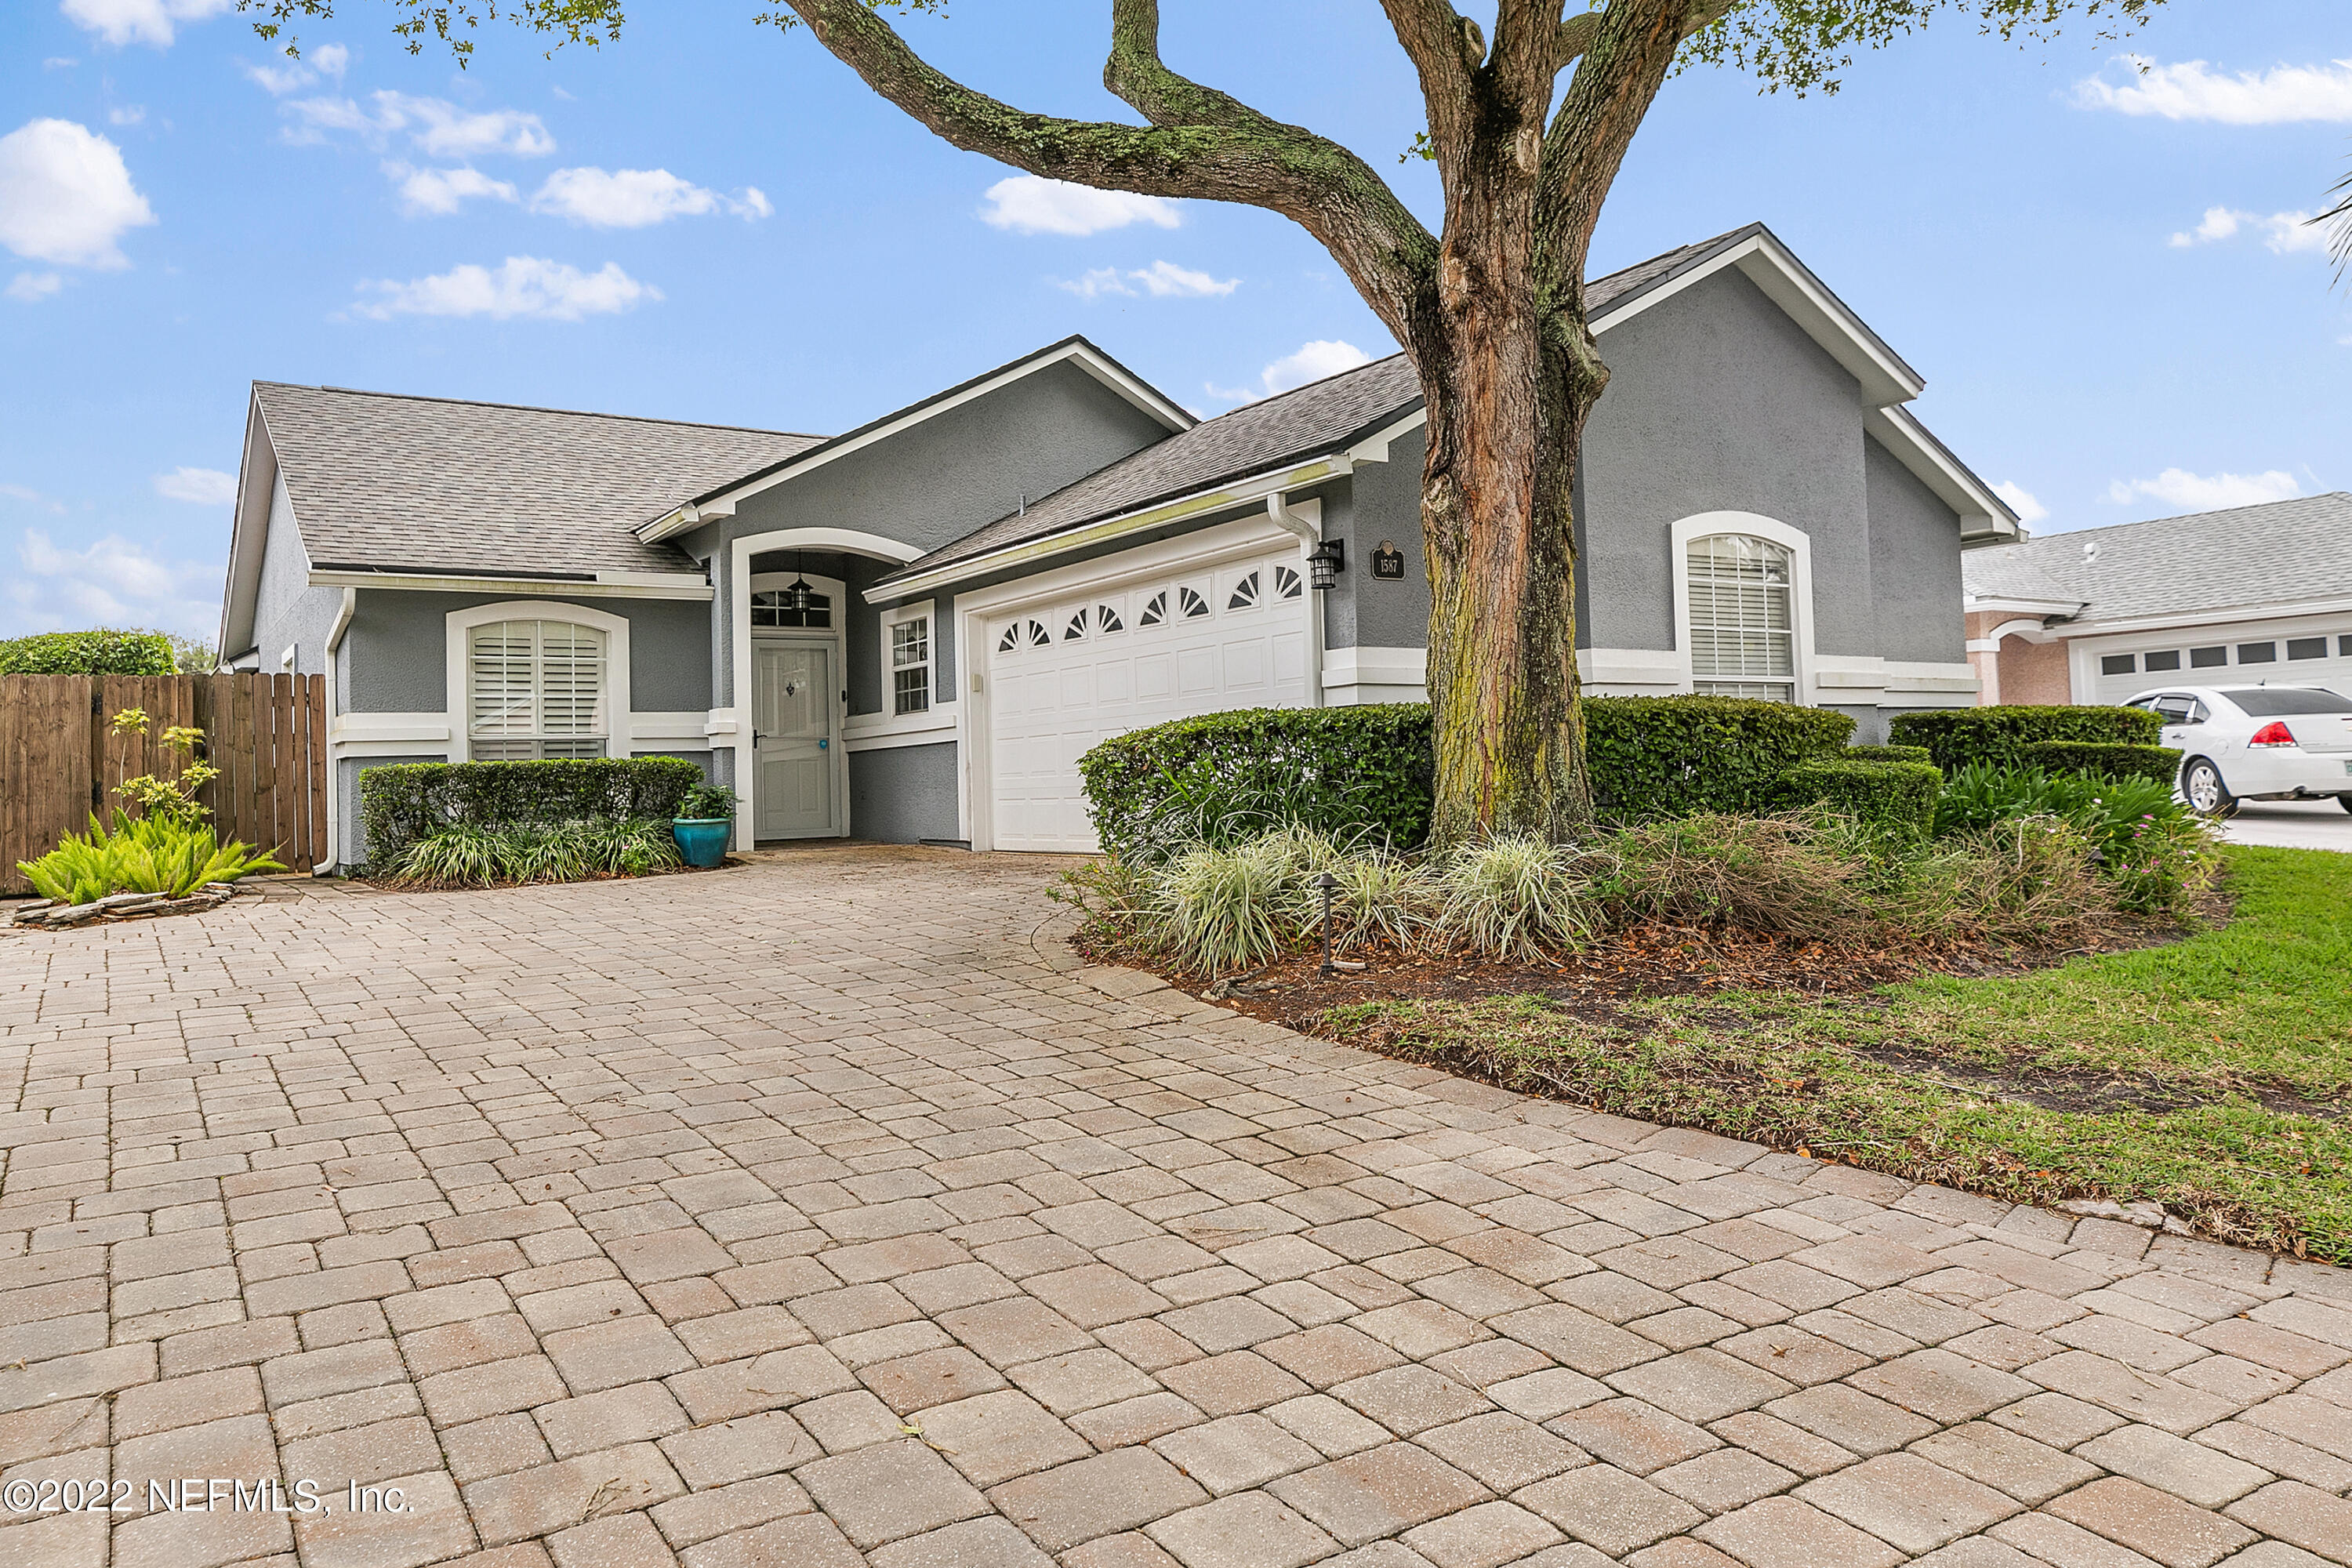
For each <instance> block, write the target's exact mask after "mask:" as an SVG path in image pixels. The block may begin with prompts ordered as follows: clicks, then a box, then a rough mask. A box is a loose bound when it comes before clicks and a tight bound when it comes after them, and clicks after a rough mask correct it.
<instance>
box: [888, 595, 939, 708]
mask: <svg viewBox="0 0 2352 1568" xmlns="http://www.w3.org/2000/svg"><path fill="white" fill-rule="evenodd" d="M889 633H890V711H891V713H892V714H893V715H894V716H895V717H898V718H901V719H903V718H905V717H906V716H907V715H908V714H910V713H928V712H929V711H930V710H931V617H930V616H929V613H928V612H926V613H924V614H920V615H915V616H908V617H907V618H906V619H905V620H901V621H892V622H891V623H890V626H889Z"/></svg>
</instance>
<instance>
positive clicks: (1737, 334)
mask: <svg viewBox="0 0 2352 1568" xmlns="http://www.w3.org/2000/svg"><path fill="white" fill-rule="evenodd" d="M1590 297H1591V316H1592V321H1593V324H1594V327H1595V329H1596V330H1597V331H1599V333H1600V335H1601V346H1602V351H1603V353H1605V354H1606V356H1607V358H1608V360H1609V363H1610V365H1611V367H1612V381H1611V383H1610V387H1609V393H1608V395H1607V396H1606V397H1605V398H1604V399H1603V400H1602V402H1601V406H1600V409H1599V411H1598V413H1597V414H1596V415H1595V416H1594V418H1593V420H1592V422H1591V428H1590V431H1589V434H1588V436H1587V438H1586V446H1585V453H1584V467H1583V478H1582V480H1581V490H1580V495H1579V497H1578V505H1577V512H1578V516H1579V519H1580V526H1579V538H1578V545H1579V548H1580V554H1581V559H1582V564H1583V570H1582V574H1581V576H1580V581H1579V590H1578V592H1579V603H1578V605H1577V616H1578V624H1579V626H1580V628H1581V631H1582V635H1583V638H1584V641H1585V644H1586V645H1587V646H1585V647H1583V648H1582V650H1581V656H1580V657H1581V663H1582V670H1583V676H1584V679H1585V680H1586V681H1587V682H1588V683H1589V685H1590V687H1591V689H1594V690H1597V691H1603V692H1620V693H1663V692H1674V691H1690V690H1694V689H1696V690H1711V691H1720V692H1727V693H1733V694H1738V695H1748V696H1759V697H1769V698H1776V699H1780V700H1788V701H1796V702H1804V703H1812V704H1820V705H1826V706H1831V707H1835V708H1837V709H1840V710H1843V711H1847V712H1851V713H1853V715H1854V716H1855V718H1856V719H1857V720H1858V721H1860V723H1859V732H1860V734H1861V735H1862V736H1863V737H1864V738H1870V737H1875V736H1877V735H1879V734H1881V733H1882V732H1883V731H1884V728H1885V719H1886V717H1887V716H1889V715H1891V714H1893V713H1895V712H1900V711H1904V710H1911V709H1917V708H1925V707H1945V706H1966V705H1969V704H1970V703H1972V702H1973V701H1974V700H1976V690H1977V680H1976V677H1975V675H1974V674H1973V673H1972V671H1971V670H1970V668H1969V663H1968V659H1967V648H1966V638H1965V634H1964V631H1963V625H1962V597H1961V575H1960V556H1961V552H1962V551H1963V550H1966V549H1968V548H1969V547H1971V546H1973V545H1977V544H1984V543H1996V542H2004V541H2007V540H2011V539H2013V538H2015V537H2016V536H2017V524H2016V520H2015V518H2014V517H2013V516H2012V515H2011V513H2010V512H2009V510H2007V509H2006V508H2005V507H2004V506H2003V505H2002V504H2001V502H2000V500H1999V499H1998V498H1996V497H1995V496H1994V495H1993V494H1992V493H1991V491H1990V489H1988V488H1987V487H1986V486H1985V485H1984V484H1983V483H1982V482H1981V481H1979V479H1977V477H1976V476H1975V475H1974V474H1972V473H1970V472H1969V469H1968V468H1967V467H1966V466H1964V465H1963V464H1961V463H1960V462H1959V461H1958V459H1956V458H1954V457H1953V456H1952V455H1951V453H1950V452H1948V450H1946V449H1945V447H1943V446H1942V445H1941V444H1940V443H1939V442H1937V440H1936V439H1935V437H1932V436H1930V435H1929V434H1928V433H1927V431H1926V430H1925V429H1924V428H1923V427H1922V426H1920V425H1919V424H1918V422H1917V421H1916V419H1914V418H1913V417H1912V416H1911V415H1910V414H1909V413H1908V412H1907V411H1906V408H1905V406H1904V405H1905V404H1906V402H1908V401H1909V400H1910V399H1912V398H1914V397H1916V396H1917V395H1918V394H1919V392H1920V391H1921V389H1922V383H1921V381H1920V379H1919V377H1918V375H1917V374H1916V372H1914V371H1913V370H1912V369H1911V368H1910V367H1909V366H1908V365H1906V363H1904V362H1903V361H1902V359H1901V358H1900V357H1899V356H1898V355H1896V354H1895V352H1894V351H1893V350H1892V349H1890V348H1889V347H1888V346H1887V345H1886V344H1885V342H1883V341H1881V339H1880V338H1879V337H1878V335H1877V334H1876V333H1874V331H1871V330H1870V328H1869V327H1868V326H1867V325H1865V324H1864V322H1863V321H1861V320H1860V319H1859V318H1858V317H1856V316H1855V315H1854V314H1853V312H1852V311H1851V310H1848V309H1847V308H1846V307H1845V306H1844V305H1843V303H1842V302H1841V301H1840V300H1838V299H1837V297H1836V296H1835V295H1833V294H1832V293H1831V292H1830V290H1829V289H1827V288H1825V287H1824V286H1823V285H1822V282H1821V281H1820V280H1819V279H1816V278H1815V277H1814V276H1813V275H1812V274H1811V272H1810V271H1808V270H1807V269H1806V268H1804V266H1803V265H1802V264H1801V263H1800V262H1799V261H1798V260H1797V259H1796V258H1794V257H1793V256H1792V255H1790V252H1789V251H1788V250H1787V248H1786V247H1783V246H1782V245H1781V244H1780V241H1779V240H1777V239H1776V238H1774V237H1773V236H1772V235H1771V234H1770V233H1769V231H1768V230H1766V229H1765V228H1764V227H1763V226H1760V225H1758V226H1749V227H1748V228H1744V229H1740V230H1738V231H1737V232H1735V233H1732V234H1727V235H1724V236H1722V237H1718V238H1715V239H1711V240H1707V241H1705V242H1703V243H1701V244H1697V245H1692V246H1687V247H1683V248H1682V249H1679V250H1675V251H1673V252H1670V253H1668V254H1667V255H1664V256H1661V257H1658V258H1654V260H1651V261H1647V262H1644V263H1643V264H1642V265H1640V266H1638V267H1633V268H1628V269H1626V270H1625V271H1622V272H1619V273H1615V274H1612V275H1611V276H1609V277H1606V278H1602V279H1597V280H1595V281H1594V282H1593V283H1592V285H1591V289H1590ZM1422 424H1423V416H1422V412H1421V406H1420V400H1419V394H1418V390H1417V387H1416V385H1415V383H1414V380H1413V377H1412V372H1411V370H1410V369H1409V368H1408V367H1407V365H1406V363H1405V362H1404V361H1403V359H1402V357H1395V358H1391V359H1387V360H1382V361H1380V362H1377V363H1372V364H1369V365H1366V366H1364V367H1362V368H1360V369H1358V370H1353V371H1349V372H1348V373H1346V374H1340V375H1336V376H1333V377H1331V378H1329V379H1328V380H1325V381H1321V382H1318V383H1316V384H1313V385H1311V386H1307V387H1303V388H1300V389H1299V390H1297V391H1295V392H1290V393H1286V394H1284V395H1280V396H1276V397H1270V398H1267V399H1265V401H1263V402H1259V403H1253V404H1250V405H1245V406H1244V407H1242V408H1239V409H1236V410H1234V412H1232V413H1230V414H1226V415H1223V416H1220V417H1218V418H1214V419H1209V420H1199V419H1195V418H1194V417H1193V416H1192V415H1191V414H1188V413H1187V412H1186V411H1185V410H1184V409H1183V408H1182V407H1181V406H1179V405H1177V404H1176V403H1175V402H1174V401H1172V400H1171V399H1170V398H1169V397H1167V396H1166V395H1163V394H1161V393H1160V392H1159V391H1157V390H1155V389H1154V388H1153V387H1151V386H1150V384H1147V383H1145V382H1144V381H1143V380H1142V379H1141V378H1140V377H1139V376H1137V375H1136V374H1134V373H1132V372H1131V371H1129V370H1128V369H1127V368H1126V367H1125V366H1123V365H1121V364H1120V363H1118V361H1116V360H1114V359H1112V358H1111V357H1110V356H1109V355H1108V354H1106V353H1103V352H1102V351H1101V350H1100V349H1098V348H1097V347H1096V346H1095V345H1094V344H1092V343H1090V342H1087V341H1086V340H1085V339H1083V338H1076V337H1074V338H1069V339H1066V340H1065V341H1063V342H1058V343H1055V344H1053V345H1052V346H1050V347H1048V348H1045V349H1041V350H1039V351H1038V352H1036V353H1033V354H1030V355H1028V356H1027V357H1025V358H1023V359H1020V360H1017V361H1015V362H1013V363H1011V364H1008V365H1005V366H1003V367H1002V368H1000V369H997V370H993V371H991V372H989V373H988V374H984V375H982V376H979V377H976V378H975V379H973V380H971V381H967V382H965V383H963V384H961V385H958V386H954V387H950V388H949V389H948V390H947V391H944V392H941V393H940V394H938V395H935V396H932V397H929V398H927V399H925V400H923V401H922V402H920V403H918V404H915V405H912V406H910V407H907V408H903V409H900V410H898V411H897V412H895V413H892V414H888V415H886V416H883V417H881V418H879V419H876V420H874V421H872V422H870V423H868V424H866V425H861V426H858V427H857V428H856V429H854V430H850V431H848V432H846V433H845V434H842V435H838V436H834V437H816V436H803V435H790V434H785V433H782V432H775V431H767V430H747V429H733V428H726V427H719V426H702V425H684V424H669V423H665V422H662V421H659V420H652V419H635V418H621V417H614V416H603V415H593V414H573V413H562V412H556V411H551V410H547V409H537V408H515V407H505V406H499V405H485V404H478V403H464V402H454V401H448V400H444V399H437V398H425V397H402V396H393V395H381V394H374V393H363V392H352V391H346V390H342V389H339V388H332V387H306V386H289V385H281V384H270V383H263V384H257V385H256V386H255V387H254V389H253V402H252V410H251V416H250V419H249V422H248V425H247V437H246V447H245V454H244V461H243V472H242V475H241V477H240V480H239V489H238V495H237V504H236V525H235V537H234V541H233V542H232V546H231V551H230V559H229V574H228V586H227V593H226V602H225V605H224V607H223V616H222V628H221V641H220V647H222V649H223V650H224V652H225V654H226V655H228V656H229V662H230V663H232V664H233V665H235V666H236V667H237V668H264V669H278V668H287V669H292V670H295V671H298V672H303V673H310V672H323V673H324V674H325V675H326V676H327V677H328V689H329V692H330V694H331V695H330V699H329V700H330V703H331V712H332V719H331V729H330V735H331V740H330V756H331V767H332V774H333V776H332V781H331V790H330V810H331V813H332V816H333V824H334V830H335V831H334V842H335V844H336V846H337V849H338V853H339V855H340V856H341V859H342V861H343V862H345V863H352V862H356V861H358V860H359V859H361V858H363V856H364V852H365V851H364V846H363V844H362V839H361V835H360V830H359V821H358V805H359V802H358V777H359V774H360V773H361V771H362V770H363V769H365V768H366V767H368V766H370V765H371V764H374V763H385V762H393V761H416V760H425V759H449V760H463V759H467V758H486V757H534V756H575V755H583V754H584V755H606V754H610V755H630V754H639V755H642V754H648V753H672V754H676V755H679V756H686V757H691V758H693V759H695V760H697V761H698V762H700V763H703V764H704V765H705V766H706V767H707V768H708V769H709V772H710V773H712V775H713V776H714V777H716V778H717V779H719V780H720V781H722V782H725V783H730V784H733V785H734V787H735V789H736V791H737V793H738V794H739V795H740V796H741V798H742V800H743V808H742V813H741V816H740V821H739V826H738V837H739V840H740V841H741V842H744V843H749V842H751V841H753V840H754V839H761V840H764V839H776V838H791V837H824V836H850V835H855V836H856V837H861V838H868V839H883V840H896V841H901V842H913V841H934V842H947V843H956V844H969V845H970V846H971V847H973V848H994V849H1041V850H1045V849H1051V850H1066V849H1084V848H1088V847H1092V843H1093V838H1092V831H1091V828H1090V826H1089V825H1088V823H1087V815H1086V811H1085V807H1084V803H1083V800H1082V798H1081V795H1080V793H1079V788H1078V780H1077V773H1076V761H1077V758H1078V757H1079V755H1080V754H1081V753H1083V752H1085V751H1086V750H1087V748H1089V747H1090V746H1092V745H1093V744H1094V743H1095V742H1097V741H1099V740H1101V739H1102V738H1104V737H1105V736H1107V735H1110V734H1115V733H1118V732H1120V731H1124V730H1128V729H1130V728H1133V727H1136V726H1138V725H1142V724H1148V723H1153V722H1157V721H1161V720H1164V719H1169V718H1173V717H1177V716H1180V715H1183V714H1189V713H1197V712H1209V711H1214V710H1222V709H1229V708H1240V707H1253V706H1265V705H1294V704H1295V705H1307V704H1317V703H1331V704H1339V703H1355V702H1369V701H1380V700H1395V699H1406V698H1416V697H1419V696H1420V695H1422V691H1423V687H1422V680H1423V668H1424V654H1423V646H1424V640H1425V626H1426V620H1427V614H1428V600H1429V589H1428V583H1427V579H1426V577H1425V575H1424V573H1423V564H1422V560H1421V531H1420V524H1419V518H1418V510H1417V497H1418V491H1419V486H1420V473H1421V458H1422V442H1423V432H1422ZM1327 542H1328V545H1337V546H1338V547H1339V552H1342V553H1343V554H1344V562H1343V563H1342V564H1341V565H1340V566H1339V570H1338V571H1337V573H1336V574H1335V575H1333V577H1332V581H1331V582H1330V584H1329V586H1328V589H1325V590H1320V591H1318V589H1317V588H1315V587H1314V586H1312V585H1311V584H1312V580H1313V575H1314V574H1313V573H1312V572H1311V571H1310V563H1309V557H1310V556H1311V555H1313V554H1314V553H1315V552H1317V551H1318V549H1322V550H1323V552H1324V554H1325V555H1326V557H1327V558H1328V556H1329V555H1330V554H1331V553H1332V551H1331V550H1330V549H1329V548H1328V545H1327Z"/></svg>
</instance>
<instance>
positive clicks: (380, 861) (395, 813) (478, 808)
mask: <svg viewBox="0 0 2352 1568" xmlns="http://www.w3.org/2000/svg"><path fill="white" fill-rule="evenodd" d="M702 782H703V780H702V770H701V769H700V768H698V767H697V766H696V765H695V764H694V763H689V762H687V761H685V760H684V759H682V758H678V757H581V758H567V759H562V760H555V761H548V762H535V763H383V764H381V765H379V766H376V767H372V768H368V769H366V770H364V771H363V772H362V773H361V774H360V822H361V824H362V827H363V828H364V829H365V831H366V834H367V844H368V862H369V864H370V865H372V866H376V867H379V868H390V867H393V866H394V865H396V864H398V863H399V862H400V859H401V857H402V856H403V855H404V854H405V853H406V852H407V850H408V847H409V846H410V845H412V844H414V843H415V842H416V841H417V840H418V839H420V838H425V837H430V836H432V835H433V834H436V833H438V832H440V831H441V830H442V829H444V828H446V827H451V826H467V827H520V826H534V825H536V826H549V825H553V824H557V823H565V822H584V821H591V820H594V819H598V818H604V819H613V820H621V819H629V818H640V819H656V818H657V819H660V820H662V821H667V820H668V819H669V818H671V817H673V816H677V807H678V803H679V802H680V801H681V800H683V799H684V798H685V796H686V792H687V791H688V790H689V789H691V788H693V787H694V786H695V785H697V784H700V783H702Z"/></svg>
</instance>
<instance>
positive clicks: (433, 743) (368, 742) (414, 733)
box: [327, 713, 449, 751]
mask: <svg viewBox="0 0 2352 1568" xmlns="http://www.w3.org/2000/svg"><path fill="white" fill-rule="evenodd" d="M448 743H449V715H448V714H446V713H345V714H342V715H341V716H339V717H338V718H336V719H335V721H333V722H332V723H331V724H329V725H328V726H327V744H328V745H329V746H341V747H344V748H347V749H348V748H351V747H362V748H365V747H370V746H387V745H415V746H419V747H425V746H428V745H429V748H430V749H431V750H434V751H439V750H441V749H442V748H443V747H446V745H448Z"/></svg>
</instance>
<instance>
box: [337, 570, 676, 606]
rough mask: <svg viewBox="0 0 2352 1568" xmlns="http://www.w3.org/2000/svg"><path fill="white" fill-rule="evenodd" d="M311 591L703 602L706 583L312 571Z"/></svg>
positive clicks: (637, 577)
mask: <svg viewBox="0 0 2352 1568" xmlns="http://www.w3.org/2000/svg"><path fill="white" fill-rule="evenodd" d="M310 586H312V587H313V588H389V589H394V590H396V591H400V592H408V593H425V594H530V595H539V596H541V597H545V598H551V599H583V598H587V599H686V600H700V601H703V602H706V603H707V602H708V601H709V599H710V597H711V595H712V592H713V590H712V589H711V586H710V584H708V583H706V582H704V581H703V580H702V579H701V578H700V577H699V576H697V575H696V574H693V573H690V572H614V573H611V574H598V576H597V578H596V580H595V581H593V582H588V581H582V580H575V581H569V582H567V581H561V580H557V579H552V578H544V577H435V576H429V575H425V574H405V573H393V572H313V573H311V574H310Z"/></svg>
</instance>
